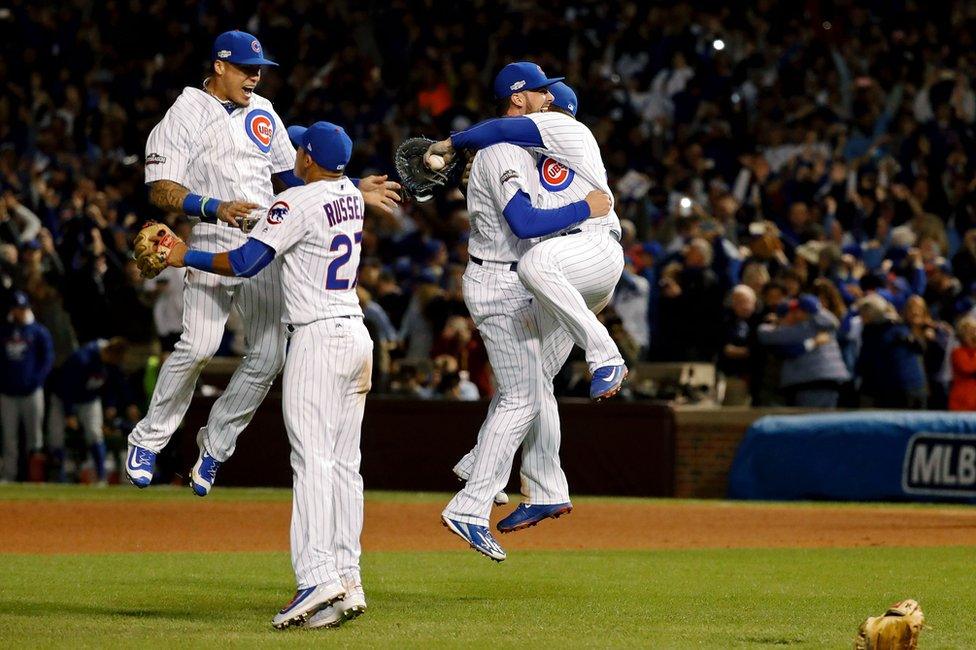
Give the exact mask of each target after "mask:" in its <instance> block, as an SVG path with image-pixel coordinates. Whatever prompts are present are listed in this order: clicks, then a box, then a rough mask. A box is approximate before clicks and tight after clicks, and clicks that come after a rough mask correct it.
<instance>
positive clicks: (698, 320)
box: [660, 237, 722, 361]
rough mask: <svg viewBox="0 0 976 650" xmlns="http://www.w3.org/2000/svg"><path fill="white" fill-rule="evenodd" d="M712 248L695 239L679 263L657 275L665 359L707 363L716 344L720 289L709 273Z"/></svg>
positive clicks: (712, 354) (715, 350) (718, 342)
mask: <svg viewBox="0 0 976 650" xmlns="http://www.w3.org/2000/svg"><path fill="white" fill-rule="evenodd" d="M712 253H713V252H712V245H711V243H709V242H708V240H706V239H703V238H700V237H699V238H695V239H693V240H691V242H689V243H688V245H687V246H686V247H685V248H684V250H683V253H682V260H681V261H676V262H672V263H670V264H668V265H667V266H665V268H664V270H663V271H662V272H661V282H660V285H661V297H660V323H661V337H662V338H664V339H665V340H666V341H668V343H669V346H668V347H667V348H666V349H665V351H664V356H665V358H668V359H674V360H692V361H710V360H711V359H712V358H714V355H715V353H716V352H717V351H718V347H719V345H720V338H721V337H720V334H719V333H720V331H721V327H722V288H721V286H720V284H719V280H718V277H717V276H716V275H715V272H714V271H712V269H711V268H709V267H711V265H712Z"/></svg>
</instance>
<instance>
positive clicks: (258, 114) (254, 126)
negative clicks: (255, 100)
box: [244, 109, 275, 153]
mask: <svg viewBox="0 0 976 650" xmlns="http://www.w3.org/2000/svg"><path fill="white" fill-rule="evenodd" d="M244 132H245V133H247V137H249V138H251V141H252V142H253V143H254V144H256V145H257V146H258V149H260V150H261V151H262V152H263V153H268V152H269V151H271V139H272V138H273V137H274V132H275V121H274V118H273V117H272V116H271V113H269V112H268V111H263V110H261V109H255V110H253V111H251V112H250V113H248V114H247V117H245V118H244Z"/></svg>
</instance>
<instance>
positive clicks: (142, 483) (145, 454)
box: [125, 444, 156, 488]
mask: <svg viewBox="0 0 976 650" xmlns="http://www.w3.org/2000/svg"><path fill="white" fill-rule="evenodd" d="M154 471H156V452H154V451H150V450H148V449H146V448H145V447H140V446H139V445H133V444H130V445H129V453H128V454H126V457H125V475H126V476H128V477H129V482H130V483H132V484H133V485H134V486H136V487H137V488H147V487H149V484H150V483H152V480H153V472H154Z"/></svg>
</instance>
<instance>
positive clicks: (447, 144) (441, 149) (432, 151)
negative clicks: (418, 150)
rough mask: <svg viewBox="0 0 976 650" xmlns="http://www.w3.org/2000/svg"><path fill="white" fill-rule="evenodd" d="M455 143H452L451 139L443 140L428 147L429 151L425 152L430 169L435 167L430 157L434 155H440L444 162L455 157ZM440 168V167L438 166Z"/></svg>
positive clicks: (425, 162)
mask: <svg viewBox="0 0 976 650" xmlns="http://www.w3.org/2000/svg"><path fill="white" fill-rule="evenodd" d="M454 154H455V151H454V145H453V144H451V139H450V138H447V139H446V140H441V141H440V142H435V143H433V144H432V145H430V146H429V147H427V153H425V154H424V164H425V165H427V167H428V168H429V169H435V167H432V166H431V164H430V157H431V156H432V155H436V156H440V157H441V158H443V159H444V164H447V163H449V162H451V160H453V159H454ZM436 169H437V170H439V169H440V168H439V167H438V168H436Z"/></svg>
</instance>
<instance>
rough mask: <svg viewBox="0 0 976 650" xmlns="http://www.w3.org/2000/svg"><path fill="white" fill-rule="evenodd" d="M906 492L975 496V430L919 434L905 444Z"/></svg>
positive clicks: (903, 478) (904, 469)
mask: <svg viewBox="0 0 976 650" xmlns="http://www.w3.org/2000/svg"><path fill="white" fill-rule="evenodd" d="M902 489H903V490H904V491H905V492H906V493H907V494H926V495H930V496H942V497H976V433H930V432H922V433H916V434H915V435H913V436H912V437H911V438H910V439H909V440H908V444H907V445H906V447H905V460H904V465H903V468H902Z"/></svg>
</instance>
